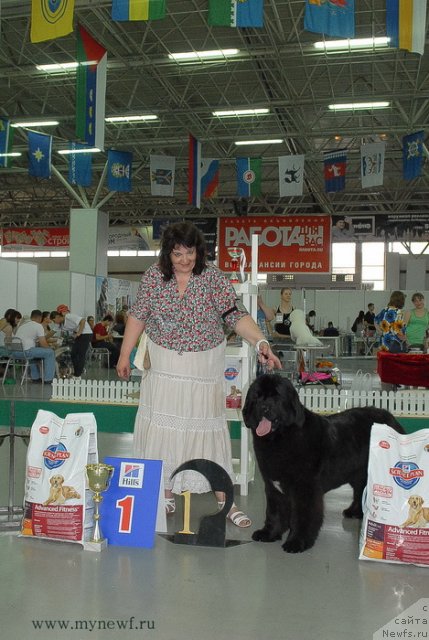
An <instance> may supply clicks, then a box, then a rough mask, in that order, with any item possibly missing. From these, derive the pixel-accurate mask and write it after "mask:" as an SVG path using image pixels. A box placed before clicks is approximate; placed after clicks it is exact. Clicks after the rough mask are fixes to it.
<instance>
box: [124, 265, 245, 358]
mask: <svg viewBox="0 0 429 640" xmlns="http://www.w3.org/2000/svg"><path fill="white" fill-rule="evenodd" d="M236 305H237V306H236ZM237 307H238V304H237V295H236V293H235V291H234V287H233V286H232V284H231V283H230V281H229V279H228V278H227V277H226V276H225V275H224V274H223V273H222V272H221V271H219V269H217V268H216V267H212V266H209V267H207V268H206V269H205V270H204V271H203V272H202V273H201V275H199V276H198V275H195V274H191V277H190V280H189V282H188V285H187V287H186V290H185V293H184V294H183V296H182V297H180V296H179V291H178V288H177V282H176V278H175V277H174V276H173V277H172V279H171V280H169V281H167V282H166V281H164V279H163V275H162V272H161V270H160V268H159V266H158V265H157V264H154V265H152V266H151V267H149V269H148V270H147V271H146V272H145V273H144V274H143V276H142V279H141V282H140V285H139V289H138V292H137V297H136V301H135V304H134V305H133V307H132V309H131V315H132V316H134V318H136V319H137V320H142V321H143V322H145V325H146V333H147V335H148V336H149V338H150V339H151V340H153V342H155V343H156V344H158V345H160V346H161V347H164V348H166V349H171V350H173V351H178V352H179V353H180V352H183V351H206V350H208V349H213V348H214V347H217V346H218V345H219V344H220V343H221V342H223V340H224V339H225V334H224V330H223V321H225V322H226V324H227V325H228V326H230V327H231V328H232V329H234V328H235V325H236V323H237V322H238V320H240V319H241V318H243V317H244V316H246V315H248V312H247V311H245V310H243V309H239V308H237ZM231 310H232V311H231ZM228 312H230V313H228ZM225 314H227V315H225ZM222 316H224V320H223V318H222Z"/></svg>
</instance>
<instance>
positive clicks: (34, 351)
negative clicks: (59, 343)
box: [15, 309, 55, 384]
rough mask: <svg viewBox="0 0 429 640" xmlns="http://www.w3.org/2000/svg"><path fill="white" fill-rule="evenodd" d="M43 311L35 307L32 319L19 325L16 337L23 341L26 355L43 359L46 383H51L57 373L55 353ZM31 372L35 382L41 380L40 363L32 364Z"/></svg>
mask: <svg viewBox="0 0 429 640" xmlns="http://www.w3.org/2000/svg"><path fill="white" fill-rule="evenodd" d="M41 323H42V312H41V311H39V309H34V311H32V312H31V316H30V320H28V321H27V322H24V323H23V324H21V325H19V327H18V329H17V330H16V334H15V335H16V337H17V338H20V339H21V341H22V346H23V348H24V351H25V355H26V356H27V357H28V358H38V359H40V360H43V368H44V378H45V383H46V384H50V383H51V382H52V379H53V377H54V374H55V353H54V351H53V350H52V349H51V348H50V346H49V345H48V343H47V341H46V338H45V330H44V328H43V326H42V324H41ZM30 374H31V379H32V381H33V382H38V381H39V380H40V373H39V367H38V363H37V362H36V361H34V362H32V363H31V364H30Z"/></svg>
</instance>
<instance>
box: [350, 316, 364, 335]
mask: <svg viewBox="0 0 429 640" xmlns="http://www.w3.org/2000/svg"><path fill="white" fill-rule="evenodd" d="M364 329H365V312H364V311H359V314H358V316H357V318H355V321H354V322H353V324H352V331H353V333H355V334H356V335H362V331H363V330H364Z"/></svg>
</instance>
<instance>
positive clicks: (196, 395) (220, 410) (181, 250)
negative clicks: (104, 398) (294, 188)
mask: <svg viewBox="0 0 429 640" xmlns="http://www.w3.org/2000/svg"><path fill="white" fill-rule="evenodd" d="M224 322H225V323H226V324H227V325H228V327H229V328H230V329H232V330H234V331H235V332H236V333H237V334H238V335H240V336H241V337H242V338H244V339H245V340H247V341H248V342H250V343H251V344H252V345H254V346H255V348H256V349H257V351H258V354H259V360H261V361H264V362H265V364H266V365H267V366H268V368H273V367H277V368H281V365H280V361H279V359H278V358H277V356H275V355H274V354H273V353H272V351H271V349H270V346H269V344H268V341H267V340H266V339H265V338H264V336H263V333H262V331H261V330H260V329H259V327H258V325H257V324H256V323H255V322H254V320H253V319H252V318H251V316H250V315H249V314H248V313H247V312H246V311H242V310H240V309H238V308H237V306H236V294H235V291H234V288H233V286H232V285H231V283H230V281H229V279H228V278H227V277H226V276H225V275H224V274H223V273H221V272H220V271H219V270H218V269H216V268H215V267H213V266H209V265H208V264H207V262H206V245H205V241H204V237H203V235H202V233H201V232H200V231H199V230H198V229H197V228H196V227H195V226H194V225H192V224H191V223H189V222H179V223H176V224H171V225H169V226H168V227H167V228H166V229H165V231H164V234H163V237H162V241H161V250H160V255H159V261H158V263H157V264H154V265H152V266H151V267H150V268H149V269H148V270H147V271H146V272H145V274H144V275H143V277H142V279H141V282H140V286H139V290H138V293H137V299H136V302H135V304H134V306H133V307H132V309H131V311H130V314H129V316H128V321H127V325H126V330H125V335H124V339H123V344H122V349H121V355H120V358H119V362H118V365H117V368H116V369H117V372H118V375H119V377H120V378H124V379H127V378H128V377H129V375H130V353H131V351H132V349H133V347H134V346H135V344H136V343H137V340H138V338H139V336H140V335H141V333H142V332H143V330H146V334H147V345H148V346H147V348H148V351H149V355H150V360H151V368H150V369H149V370H148V374H147V376H146V377H145V378H144V380H143V382H142V387H141V396H140V404H139V409H138V412H137V417H136V423H135V429H134V447H135V452H136V456H137V457H141V458H151V459H158V460H159V459H162V460H163V461H164V474H165V480H164V481H165V488H166V491H165V497H166V511H167V513H174V511H175V501H174V494H176V493H178V494H180V493H182V491H191V493H205V492H207V491H210V485H209V484H208V482H207V481H206V480H205V479H204V478H203V477H202V476H201V475H200V474H196V473H195V472H192V471H186V472H184V473H180V474H178V475H177V476H175V477H174V478H173V480H171V479H170V476H171V474H172V472H173V471H174V470H175V469H176V468H177V467H178V466H179V465H180V464H182V463H183V462H185V461H187V460H190V459H194V458H205V459H209V460H212V461H214V462H216V463H218V464H219V465H220V466H222V467H223V468H224V469H225V470H226V471H227V472H228V473H229V474H230V475H231V476H232V475H233V474H232V458H231V443H230V437H229V432H228V428H227V422H226V417H225V391H224V366H225V336H224V330H223V323H224ZM217 499H218V502H219V507H220V508H222V507H223V504H222V501H223V500H224V495H223V494H217ZM228 518H229V519H230V520H231V521H232V522H233V523H234V524H235V525H237V526H239V527H249V526H250V525H251V521H250V519H249V518H248V517H247V516H246V515H245V514H244V513H242V512H241V511H239V510H238V508H237V506H236V505H233V506H232V508H231V510H230V512H229V513H228Z"/></svg>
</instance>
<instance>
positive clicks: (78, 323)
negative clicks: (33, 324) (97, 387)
mask: <svg viewBox="0 0 429 640" xmlns="http://www.w3.org/2000/svg"><path fill="white" fill-rule="evenodd" d="M51 320H52V322H54V323H55V324H57V325H59V326H61V328H62V330H63V331H67V332H69V333H71V334H73V335H74V342H73V346H72V348H71V353H70V356H71V359H72V363H73V368H74V375H75V377H77V378H79V377H80V376H81V375H82V372H83V369H84V367H85V358H86V352H87V351H88V347H89V345H90V343H91V340H92V329H91V327H90V326H89V324H88V322H87V321H86V318H82V317H81V316H78V315H76V314H75V313H66V314H65V315H64V314H62V313H60V312H59V311H52V313H51Z"/></svg>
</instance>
